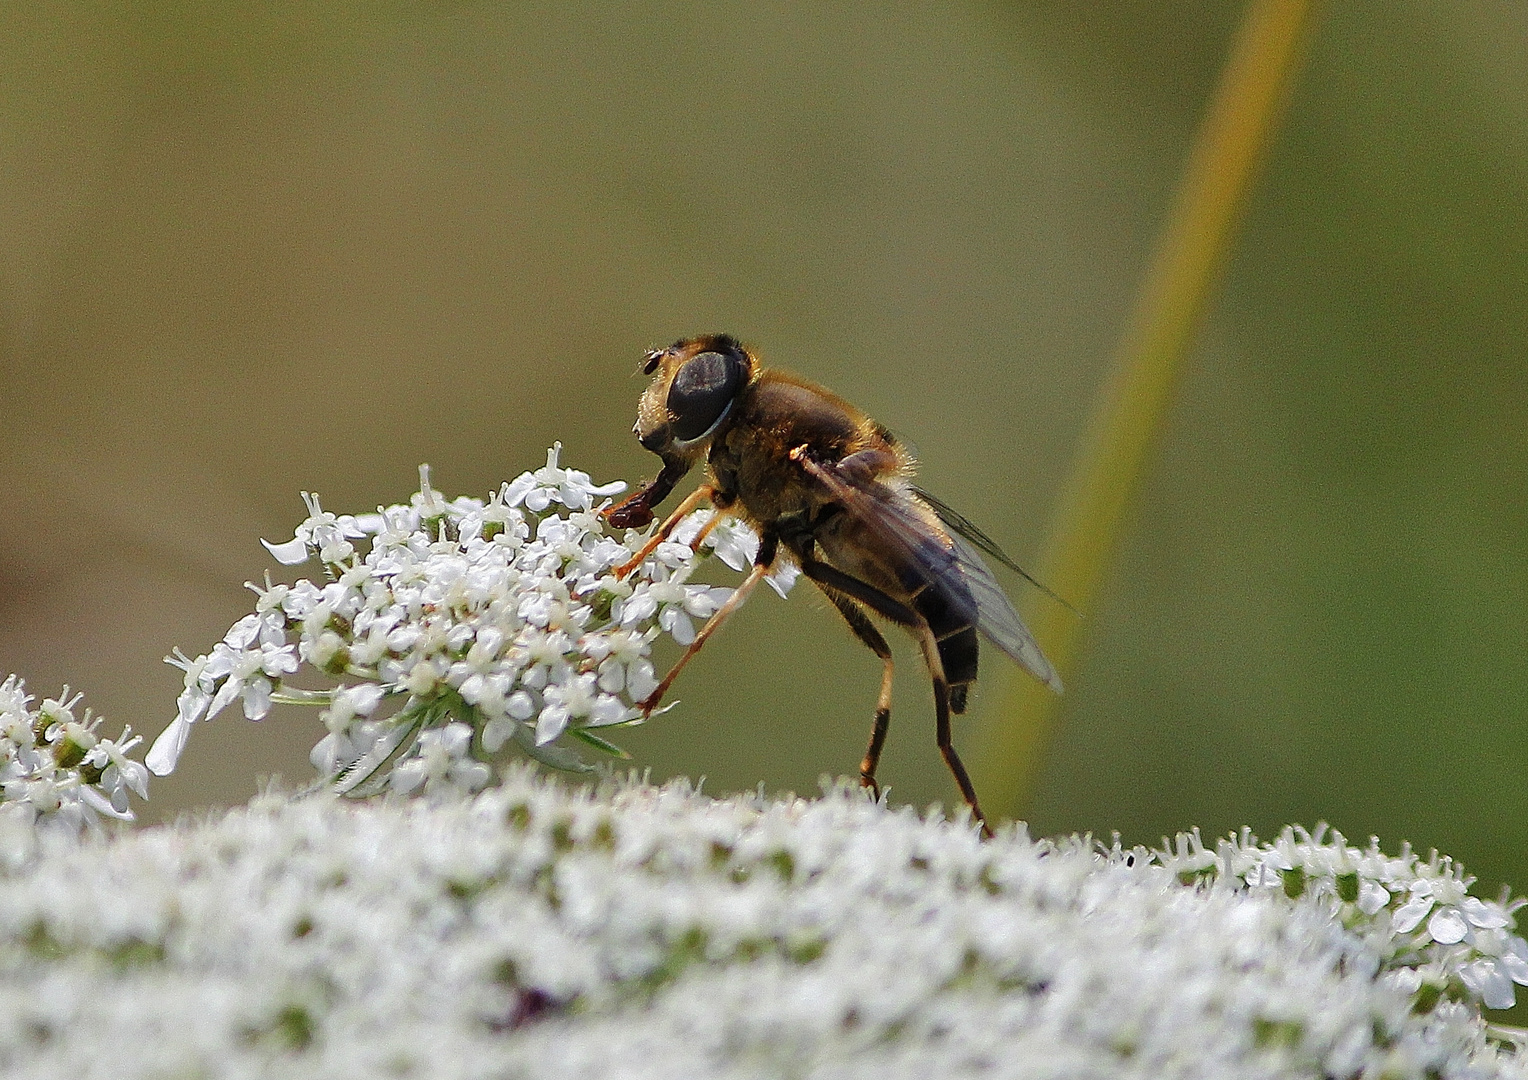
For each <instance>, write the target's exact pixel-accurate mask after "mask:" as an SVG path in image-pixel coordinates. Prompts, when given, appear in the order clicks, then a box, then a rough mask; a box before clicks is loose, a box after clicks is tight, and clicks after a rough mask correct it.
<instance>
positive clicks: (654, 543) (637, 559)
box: [615, 484, 716, 578]
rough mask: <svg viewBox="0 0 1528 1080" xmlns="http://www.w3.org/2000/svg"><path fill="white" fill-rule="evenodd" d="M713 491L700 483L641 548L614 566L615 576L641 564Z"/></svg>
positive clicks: (619, 575) (622, 575)
mask: <svg viewBox="0 0 1528 1080" xmlns="http://www.w3.org/2000/svg"><path fill="white" fill-rule="evenodd" d="M715 491H716V489H715V488H713V487H712V486H711V485H710V484H701V485H700V487H698V488H696V489H695V490H694V491H692V492H690V495H689V497H688V498H686V499H685V500H684V502H682V503H680V504H679V506H678V507H676V508H675V510H674V512H673V513H672V514H670V515H669V516H668V520H666V521H665V522H664V523H663V525H662V526H661V527H660V528H659V529H658V531H657V532H656V533H654V534H653V536H652V539H650V540H648V542H647V543H645V544H643V545H642V550H641V551H639V552H637V553H636V554H635V555H633V556H632V557H631V558H630V559H628V560H626V561H625V562H624V563H622V564H621V565H620V566H617V567H616V568H615V576H616V577H618V578H624V577H626V575H628V574H630V573H631V572H632V571H633V570H635V569H636V568H637V567H639V566H641V565H642V561H643V560H644V559H646V558H647V557H648V556H649V555H651V554H652V553H653V552H654V551H656V550H657V549H658V545H659V544H661V543H663V541H665V540H667V539H668V537H669V533H671V532H673V531H674V526H676V525H678V524H679V523H680V522H681V521H683V520H684V517H685V515H686V514H688V513H689V512H690V511H691V510H694V509H695V508H696V507H697V506H699V505H700V504H701V503H702V502H704V501H705V500H707V499H709V498H711V497H712V496H713V495H714V494H715ZM615 509H619V507H616V508H615ZM715 520H716V519H715V518H712V521H715Z"/></svg>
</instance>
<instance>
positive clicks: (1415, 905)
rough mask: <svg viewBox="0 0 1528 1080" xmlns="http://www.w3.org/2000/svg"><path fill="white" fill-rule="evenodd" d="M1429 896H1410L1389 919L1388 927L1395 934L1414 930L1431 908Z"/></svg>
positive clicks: (1431, 903) (1431, 902)
mask: <svg viewBox="0 0 1528 1080" xmlns="http://www.w3.org/2000/svg"><path fill="white" fill-rule="evenodd" d="M1432 906H1433V901H1432V897H1431V896H1412V898H1411V899H1410V900H1408V901H1406V902H1405V903H1404V904H1402V905H1401V906H1400V907H1399V908H1398V909H1396V913H1395V915H1394V917H1393V918H1392V919H1391V921H1390V928H1391V929H1392V930H1394V931H1395V932H1396V933H1397V934H1409V933H1411V932H1412V931H1413V930H1415V929H1416V928H1417V927H1418V926H1419V925H1420V924H1421V922H1422V920H1423V919H1425V918H1426V917H1427V913H1428V912H1429V911H1431V910H1432Z"/></svg>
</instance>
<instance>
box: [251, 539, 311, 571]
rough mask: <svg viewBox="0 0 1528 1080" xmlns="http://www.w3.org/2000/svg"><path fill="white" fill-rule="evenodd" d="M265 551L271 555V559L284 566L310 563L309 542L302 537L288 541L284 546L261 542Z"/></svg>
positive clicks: (267, 541) (266, 541)
mask: <svg viewBox="0 0 1528 1080" xmlns="http://www.w3.org/2000/svg"><path fill="white" fill-rule="evenodd" d="M260 542H261V543H262V544H264V545H265V550H266V551H269V552H270V553H271V557H272V558H273V559H275V560H276V561H277V562H279V563H280V564H281V565H282V566H296V565H297V564H298V563H304V562H307V561H308V542H307V541H306V540H304V539H302V538H301V537H298V538H296V539H294V540H288V541H287V542H286V543H284V544H273V543H271V542H270V541H269V540H261V541H260Z"/></svg>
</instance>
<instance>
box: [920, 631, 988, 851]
mask: <svg viewBox="0 0 1528 1080" xmlns="http://www.w3.org/2000/svg"><path fill="white" fill-rule="evenodd" d="M913 633H914V634H916V635H917V637H918V644H919V645H921V646H922V647H923V661H924V663H926V664H927V665H928V673H929V675H930V676H931V677H932V678H933V680H934V740H935V741H936V742H937V743H938V744H939V753H940V754H941V755H943V756H944V763H945V764H946V765H948V766H949V767H950V772H951V773H952V774H953V775H954V777H955V783H956V786H958V787H959V788H960V794H961V797H962V798H964V799H965V800H966V805H967V806H969V807H970V808H971V816H972V817H974V818H975V819H976V820H977V823H978V824H980V825H981V830H982V838H983V839H986V840H990V839H992V826H990V825H988V824H987V815H986V814H983V813H982V808H981V806H980V804H978V803H977V801H976V788H975V786H973V785H972V783H971V776H970V774H969V773H967V772H966V767H965V765H964V764H963V763H962V762H961V760H960V755H959V754H957V753H956V752H955V744H954V742H953V741H952V740H951V738H950V684H949V682H948V681H947V680H946V679H945V677H944V663H943V661H941V660H940V659H939V642H938V641H937V640H935V638H934V631H933V630H931V629H929V625H928V622H927V621H926V620H923V619H919V621H918V625H917V626H915V627H914V628H913Z"/></svg>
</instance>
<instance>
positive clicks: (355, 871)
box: [0, 448, 1528, 1080]
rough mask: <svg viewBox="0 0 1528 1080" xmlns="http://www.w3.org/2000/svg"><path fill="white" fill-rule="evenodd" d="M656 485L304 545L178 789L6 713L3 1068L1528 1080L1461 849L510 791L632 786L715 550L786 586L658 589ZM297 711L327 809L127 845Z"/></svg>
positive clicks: (394, 523) (513, 502) (290, 810)
mask: <svg viewBox="0 0 1528 1080" xmlns="http://www.w3.org/2000/svg"><path fill="white" fill-rule="evenodd" d="M622 486H623V485H621V484H608V485H596V484H594V483H593V482H592V481H591V480H590V479H589V477H588V476H587V475H586V474H584V473H581V472H578V471H577V470H573V469H567V468H564V467H562V466H561V465H560V464H559V461H558V452H557V449H555V448H554V449H553V450H552V451H551V452H550V453H549V455H548V459H547V463H546V465H545V467H543V468H541V469H538V470H536V471H535V472H534V473H531V472H527V473H525V474H523V475H522V476H521V477H519V478H518V479H517V480H515V481H513V482H512V483H509V484H506V485H504V486H503V487H502V488H501V489H500V490H499V491H498V492H496V493H495V494H494V495H493V496H491V497H490V498H489V499H487V500H477V499H467V498H459V499H453V500H447V499H444V498H442V497H441V496H440V495H439V494H438V493H436V492H435V491H434V490H433V489H432V488H431V486H430V483H429V479H428V475H427V473H424V472H423V471H422V473H421V484H420V490H419V492H418V493H417V494H416V495H414V496H413V498H412V499H411V500H410V502H409V503H408V505H399V506H391V507H385V508H382V509H381V510H379V511H378V512H377V513H376V514H371V515H362V516H359V517H352V516H347V515H336V514H333V513H330V512H328V511H325V510H324V509H323V508H322V507H321V506H320V505H319V501H318V499H317V498H316V497H313V496H305V499H306V501H307V504H308V510H309V516H308V518H307V520H306V521H304V522H303V523H302V525H300V526H299V527H298V529H297V533H296V536H295V537H294V538H293V540H292V541H290V542H288V543H285V544H268V545H267V547H269V548H270V550H271V552H272V554H273V555H274V556H275V557H276V559H277V560H278V561H279V562H281V563H283V564H287V565H297V564H299V563H303V562H306V561H308V560H310V559H316V560H317V562H318V564H319V566H320V568H321V571H322V577H321V580H317V581H310V580H307V579H303V580H299V581H297V582H295V583H293V584H290V585H288V584H276V583H272V582H271V581H270V579H269V578H267V579H266V581H265V583H264V584H263V585H261V586H252V588H253V589H254V591H255V593H256V596H257V599H256V603H255V610H254V611H253V612H251V613H250V614H249V615H247V616H245V617H244V618H242V619H240V620H239V621H238V622H237V623H235V624H234V626H233V627H232V628H231V629H230V630H229V632H228V634H227V635H225V637H224V638H223V640H222V641H221V642H219V643H218V644H217V645H215V646H214V647H213V649H212V651H211V652H210V653H207V654H205V655H201V656H197V657H195V658H194V659H193V658H190V657H187V656H185V655H183V654H181V653H179V652H177V653H176V654H175V655H174V656H173V657H172V658H171V662H172V663H174V664H176V665H177V666H178V667H180V668H181V669H182V670H183V671H184V672H185V689H184V691H183V692H182V694H181V696H180V700H179V708H178V712H177V715H176V717H175V719H174V720H173V721H172V723H171V724H170V726H169V727H168V728H167V729H166V731H165V732H164V733H163V734H162V735H161V736H160V737H159V739H158V740H157V741H156V742H155V744H154V746H153V748H152V749H151V750H150V752H149V754H148V757H147V760H146V764H147V768H146V767H145V763H139V762H137V761H134V760H133V759H132V758H131V757H130V756H129V755H130V752H131V751H132V750H133V749H134V748H135V747H136V746H137V745H138V743H139V742H140V741H141V740H140V739H139V738H138V737H136V736H133V735H132V733H131V730H128V731H124V733H123V734H122V736H121V737H120V738H118V739H116V740H111V739H106V738H102V737H101V736H100V734H99V730H98V729H99V727H100V719H99V718H98V717H94V716H92V714H91V713H90V712H89V711H88V710H87V711H86V712H85V713H84V715H83V717H80V716H77V715H76V709H77V707H78V705H79V700H80V699H79V697H78V695H76V696H73V697H71V696H70V693H69V690H68V688H67V687H66V688H65V689H64V692H63V693H62V694H61V695H59V697H58V698H49V699H46V700H44V701H43V702H42V704H41V705H38V706H36V707H35V708H34V707H33V698H32V697H30V696H29V695H27V694H26V693H25V691H24V687H23V686H22V684H21V682H20V680H19V679H18V678H16V677H15V676H12V677H10V678H8V679H6V680H5V681H4V683H3V684H0V1074H3V1075H7V1076H27V1077H40V1078H58V1080H65V1078H67V1080H90V1078H95V1077H100V1078H103V1080H104V1078H111V1080H119V1078H139V1077H141V1078H150V1077H153V1078H160V1077H208V1078H223V1077H228V1078H234V1077H256V1076H258V1077H276V1078H282V1077H291V1078H294V1080H297V1078H301V1080H309V1078H317V1080H321V1078H327V1077H335V1078H341V1077H343V1078H347V1080H348V1078H350V1077H356V1076H366V1077H373V1076H375V1077H384V1076H385V1077H417V1078H422V1080H423V1078H442V1080H444V1078H452V1080H455V1078H478V1077H482V1078H485V1080H486V1078H489V1077H493V1078H499V1077H527V1078H529V1077H535V1078H537V1080H543V1078H544V1080H560V1078H588V1080H608V1078H611V1077H635V1078H646V1077H652V1078H654V1080H658V1078H663V1080H669V1078H672V1077H694V1078H711V1077H716V1078H727V1080H733V1078H736V1080H744V1078H754V1077H801V1078H858V1077H864V1078H866V1080H870V1078H875V1080H899V1078H902V1077H907V1078H918V1080H922V1078H925V1077H940V1078H957V1080H958V1078H964V1077H973V1078H974V1077H998V1078H1003V1077H1013V1078H1024V1080H1030V1078H1095V1077H1096V1078H1099V1080H1104V1078H1107V1080H1116V1078H1119V1080H1136V1078H1139V1080H1173V1078H1185V1080H1189V1078H1194V1080H1198V1078H1205V1080H1211V1078H1233V1077H1234V1078H1238V1080H1239V1078H1267V1080H1282V1078H1297V1077H1299V1078H1305V1077H1320V1078H1329V1080H1358V1078H1364V1080H1494V1078H1518V1080H1528V1051H1525V1046H1528V1032H1523V1031H1521V1030H1518V1029H1511V1028H1507V1027H1503V1026H1500V1025H1498V1024H1494V1023H1491V1022H1489V1021H1488V1020H1487V1019H1486V1011H1487V1010H1494V1009H1503V1008H1507V1007H1510V1006H1511V1005H1513V1004H1514V1001H1515V996H1516V987H1517V986H1520V985H1528V944H1525V943H1524V940H1523V938H1522V937H1520V936H1519V935H1518V933H1517V924H1516V914H1517V912H1518V910H1519V908H1520V907H1521V906H1522V904H1523V903H1524V901H1522V900H1514V899H1511V898H1510V897H1509V896H1508V895H1506V894H1504V895H1503V896H1502V897H1501V898H1499V899H1497V900H1491V899H1487V898H1481V897H1478V896H1474V895H1472V894H1471V892H1470V887H1471V885H1472V884H1473V880H1472V879H1471V878H1469V877H1468V876H1467V875H1465V874H1464V873H1463V871H1462V870H1461V869H1460V868H1459V867H1458V866H1456V865H1455V864H1453V863H1452V862H1451V861H1450V860H1448V859H1446V858H1442V857H1439V856H1438V855H1436V854H1434V855H1431V856H1429V857H1428V858H1426V859H1422V858H1419V857H1418V856H1417V855H1416V854H1415V853H1414V852H1413V851H1412V850H1411V849H1410V848H1409V847H1403V848H1402V849H1401V851H1400V852H1399V853H1398V854H1394V855H1391V854H1386V853H1385V852H1383V851H1382V850H1381V849H1380V848H1379V846H1378V843H1377V842H1375V841H1371V842H1370V843H1369V844H1368V845H1367V846H1365V847H1356V846H1353V845H1351V844H1349V843H1348V842H1347V841H1346V840H1345V839H1344V838H1343V837H1342V836H1341V835H1339V834H1337V833H1335V832H1330V831H1328V830H1325V829H1318V830H1317V831H1316V832H1315V833H1314V834H1311V833H1307V832H1304V831H1302V830H1299V829H1295V828H1289V829H1286V830H1284V832H1283V833H1282V834H1281V835H1280V836H1279V837H1278V838H1277V839H1275V840H1273V841H1271V842H1260V841H1258V840H1257V839H1256V838H1255V837H1253V836H1252V835H1251V834H1250V833H1248V832H1246V831H1243V832H1242V833H1241V834H1239V835H1234V836H1230V837H1226V838H1224V839H1220V840H1217V841H1216V842H1214V843H1213V844H1207V843H1205V842H1204V841H1203V840H1202V838H1201V837H1200V836H1199V834H1198V833H1197V832H1194V833H1187V834H1182V835H1180V836H1178V837H1177V838H1176V840H1175V841H1174V842H1173V843H1171V844H1168V843H1166V842H1165V841H1164V844H1163V847H1162V848H1160V849H1156V850H1148V849H1146V848H1139V847H1138V848H1125V847H1123V846H1122V845H1121V844H1120V843H1119V842H1118V841H1116V842H1115V843H1113V844H1112V845H1108V846H1104V845H1099V844H1097V843H1095V842H1093V841H1092V840H1091V839H1088V838H1075V837H1074V838H1070V839H1065V840H1059V841H1034V840H1031V839H1030V838H1029V837H1028V836H1027V835H1025V834H1024V833H1023V832H1022V831H1021V830H1015V829H1012V828H1010V829H1008V830H1006V831H1003V832H1000V834H999V835H998V837H997V838H996V839H995V840H992V841H991V842H985V843H984V842H981V841H980V840H979V838H978V836H977V833H976V830H975V829H974V828H973V827H971V826H970V824H969V823H968V822H967V821H965V820H964V819H962V820H960V821H957V822H949V821H945V820H943V819H942V818H940V817H939V816H938V815H937V814H934V815H931V816H928V817H919V816H918V815H917V814H915V813H914V812H912V811H911V810H906V809H904V810H901V811H896V812H893V811H892V810H890V809H888V808H887V807H886V806H885V804H884V803H878V802H875V801H872V800H871V799H870V798H869V796H867V795H866V794H865V793H864V792H863V791H861V790H860V789H858V788H857V787H851V786H847V785H840V786H837V787H832V786H829V787H828V788H827V790H826V791H825V793H824V796H823V797H822V798H820V799H816V800H800V799H795V798H790V797H788V798H785V799H782V800H767V799H765V798H764V797H763V796H762V795H760V796H757V797H740V798H733V799H727V800H714V799H709V798H703V797H701V796H700V795H698V794H696V793H694V792H693V791H691V790H690V789H689V788H688V787H687V786H685V785H683V784H675V785H670V786H668V787H664V788H657V787H653V786H651V785H648V784H646V783H643V782H640V781H638V780H636V779H631V778H628V779H625V780H611V779H607V780H605V781H603V782H602V783H601V784H600V786H599V787H598V788H584V789H570V788H567V787H565V786H563V785H561V784H559V783H557V782H555V781H552V780H549V779H547V778H546V777H544V776H541V775H538V774H536V773H535V772H534V771H533V766H531V765H529V764H527V763H521V764H508V765H506V764H505V761H504V757H503V754H502V753H501V751H504V750H505V749H507V748H510V747H518V748H519V749H520V750H522V751H523V752H524V753H525V754H526V755H528V756H530V757H532V758H535V759H537V760H539V761H541V762H544V763H547V764H551V765H555V766H558V767H562V768H574V769H577V768H583V767H584V766H583V764H582V762H581V761H580V760H579V759H578V758H577V757H576V756H575V755H574V754H573V753H572V751H571V750H570V749H569V747H568V746H566V745H565V743H564V740H565V739H575V740H579V741H581V742H583V743H584V744H586V745H588V746H592V747H595V748H598V749H601V750H605V751H608V752H612V753H617V754H618V753H619V751H618V750H616V748H615V747H613V746H612V745H611V744H609V743H608V742H606V741H605V739H604V737H603V735H602V734H600V733H601V732H605V731H606V730H607V729H610V728H616V727H619V726H621V725H624V724H630V723H634V722H636V721H638V720H640V719H641V716H642V713H641V709H640V706H641V703H642V702H643V701H644V699H645V698H646V697H647V695H649V694H650V693H651V692H652V691H653V689H654V688H655V687H656V686H657V681H656V679H655V676H654V672H653V666H652V661H651V659H650V649H651V646H652V643H653V641H654V640H655V639H656V638H657V637H658V636H659V635H660V634H668V635H670V636H671V637H672V638H673V639H674V640H675V641H677V642H678V643H680V644H685V643H688V642H690V641H693V640H694V637H695V634H696V625H695V620H701V619H705V618H706V617H708V616H709V615H710V614H712V613H713V612H714V611H715V610H716V609H717V607H718V606H719V605H720V604H721V603H723V602H724V601H725V600H726V598H727V597H728V596H729V595H730V590H728V589H726V588H722V587H716V586H710V585H704V584H700V583H697V582H694V581H692V580H691V574H692V572H693V571H694V569H695V567H696V565H697V564H698V562H699V558H698V557H697V551H699V552H700V553H701V554H702V555H703V554H704V553H705V551H706V545H709V550H710V551H711V552H713V553H714V554H715V555H716V556H717V557H718V558H719V559H721V561H723V562H725V563H727V564H728V565H729V566H732V567H734V568H737V569H741V568H743V567H744V566H746V565H747V564H748V563H749V562H751V560H752V559H753V557H754V555H755V553H756V551H757V543H758V541H757V537H755V536H754V535H753V534H752V533H751V532H749V531H748V530H747V529H746V528H745V527H743V526H742V525H740V524H738V523H736V522H724V523H722V524H720V525H719V526H718V527H716V528H715V529H712V530H710V531H709V532H708V533H707V532H705V530H704V529H703V525H704V524H705V523H706V522H708V520H709V519H708V518H706V517H704V516H702V515H696V516H694V517H692V518H691V519H689V520H687V521H686V522H685V523H683V524H682V525H681V526H680V528H679V529H677V530H676V532H675V533H674V536H673V538H672V540H671V542H666V543H664V544H661V545H659V546H658V547H657V548H656V550H655V551H654V552H653V553H652V555H651V557H650V558H647V559H646V560H644V562H643V563H642V565H641V566H640V567H638V568H637V569H635V570H634V572H633V573H631V574H630V575H629V576H627V577H625V578H619V579H618V578H617V576H616V575H615V574H614V573H613V570H614V568H615V567H617V566H620V565H622V564H623V563H627V562H628V561H629V560H630V559H631V558H632V557H633V555H634V554H635V553H636V552H637V551H639V550H640V549H641V547H642V543H643V540H644V537H643V536H642V535H639V534H637V533H627V534H626V535H624V536H622V537H619V538H618V537H614V536H610V535H608V534H606V533H605V532H604V529H603V527H602V524H601V522H600V520H599V518H598V509H599V506H600V501H601V500H602V499H604V498H606V497H607V496H610V495H613V494H614V493H615V492H616V491H618V490H619V489H620V488H621V487H622ZM702 537H704V540H703V543H702V544H699V545H696V544H695V543H694V542H695V541H696V540H697V539H698V538H702ZM358 543H359V544H361V545H363V547H364V550H362V548H358V547H357V544H358ZM793 573H794V571H793V568H791V567H789V566H783V567H782V569H780V570H779V571H777V573H776V575H775V576H774V578H773V580H772V583H773V584H774V585H775V586H776V588H777V589H779V590H780V591H781V592H782V593H783V592H784V591H785V590H786V589H787V588H789V586H790V583H791V579H792V577H793ZM305 683H306V684H315V683H317V684H322V685H303V684H305ZM281 701H287V702H296V703H307V704H314V705H318V706H320V707H321V709H322V711H321V712H320V714H319V715H320V717H321V718H322V727H321V729H320V730H321V731H322V733H323V734H322V736H321V738H320V739H319V741H318V743H317V745H316V746H315V747H314V749H313V753H312V760H313V763H314V764H315V766H317V768H318V770H319V772H320V775H321V776H322V777H324V779H325V780H326V781H327V783H326V784H325V785H320V786H318V787H316V788H315V789H313V790H311V791H309V792H308V793H306V794H302V795H294V794H284V793H277V792H271V793H267V794H265V795H263V796H261V797H260V798H259V799H257V800H255V802H254V803H253V804H251V806H249V807H247V808H243V809H237V810H233V811H230V812H228V813H226V814H221V815H213V816H209V817H207V818H205V819H204V820H201V821H198V822H183V823H180V824H177V825H174V826H169V827H160V828H154V829H146V830H141V831H131V830H127V829H118V830H117V831H108V830H103V829H101V828H100V827H99V824H100V822H99V819H100V818H102V817H110V818H120V819H130V818H131V816H132V814H131V811H130V809H129V807H128V801H127V796H128V793H129V792H133V793H136V794H137V795H138V796H140V797H142V796H145V795H146V792H147V779H148V771H149V769H153V771H155V772H157V773H161V774H163V773H165V772H168V771H169V770H170V769H172V768H173V767H174V766H175V763H176V760H177V759H178V757H179V755H180V751H181V749H182V747H183V746H184V745H185V741H186V738H187V736H188V734H189V733H190V731H191V730H192V729H193V727H195V726H197V725H199V724H202V723H204V722H205V721H207V720H209V719H211V718H212V717H214V716H216V715H218V714H219V713H220V712H222V711H224V710H225V709H226V708H228V707H229V706H231V705H233V704H234V703H236V702H237V703H239V705H240V706H241V708H242V711H243V712H244V714H245V715H246V716H247V717H249V718H251V719H259V718H260V717H263V716H265V715H266V714H267V713H268V712H269V710H270V709H271V707H272V705H273V703H276V702H281ZM496 769H497V770H498V771H497V772H496V771H495V770H496ZM496 777H497V779H498V780H499V783H498V784H497V785H495V784H494V783H493V781H494V780H495V778H496ZM335 793H338V794H343V795H349V796H372V798H370V799H367V800H359V799H341V798H337V797H335ZM417 794H425V795H428V796H429V797H428V798H407V797H405V796H409V795H417Z"/></svg>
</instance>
